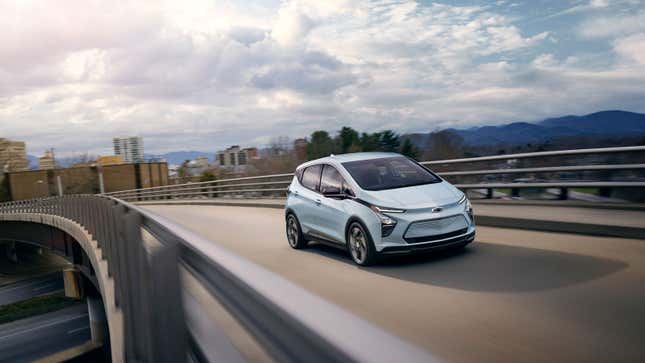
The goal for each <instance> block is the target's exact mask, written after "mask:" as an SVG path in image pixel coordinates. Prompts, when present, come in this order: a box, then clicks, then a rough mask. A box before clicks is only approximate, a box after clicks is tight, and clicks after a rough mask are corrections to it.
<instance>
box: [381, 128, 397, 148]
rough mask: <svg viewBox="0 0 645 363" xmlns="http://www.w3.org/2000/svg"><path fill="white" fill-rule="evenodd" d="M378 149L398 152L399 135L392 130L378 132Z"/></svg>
mask: <svg viewBox="0 0 645 363" xmlns="http://www.w3.org/2000/svg"><path fill="white" fill-rule="evenodd" d="M379 145H380V148H379V151H388V152H398V151H399V145H401V142H400V141H399V135H397V134H395V133H394V132H393V131H392V130H385V131H383V132H381V133H380V134H379Z"/></svg>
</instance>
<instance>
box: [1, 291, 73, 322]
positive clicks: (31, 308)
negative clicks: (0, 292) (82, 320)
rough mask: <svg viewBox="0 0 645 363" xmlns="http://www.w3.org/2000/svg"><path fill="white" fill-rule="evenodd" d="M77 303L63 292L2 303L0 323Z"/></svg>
mask: <svg viewBox="0 0 645 363" xmlns="http://www.w3.org/2000/svg"><path fill="white" fill-rule="evenodd" d="M77 303H80V302H79V301H77V300H74V299H71V298H68V297H65V295H64V294H63V293H58V294H52V295H45V296H38V297H35V298H32V299H29V300H23V301H19V302H16V303H13V304H9V305H3V306H0V324H4V323H8V322H11V321H15V320H20V319H24V318H28V317H30V316H35V315H41V314H45V313H49V312H52V311H56V310H60V309H63V308H66V307H68V306H72V305H74V304H77Z"/></svg>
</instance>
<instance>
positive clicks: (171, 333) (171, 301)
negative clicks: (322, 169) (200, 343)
mask: <svg viewBox="0 0 645 363" xmlns="http://www.w3.org/2000/svg"><path fill="white" fill-rule="evenodd" d="M179 250H180V246H179V244H177V243H173V244H172V245H165V246H163V247H161V248H157V249H154V250H153V251H152V252H151V255H150V259H149V261H150V270H149V272H150V285H149V287H150V302H151V304H149V305H148V306H147V307H148V309H150V311H149V315H150V317H151V318H152V319H151V323H152V325H151V329H150V332H151V333H152V335H151V348H152V352H153V354H154V357H152V358H153V359H152V361H153V362H160V363H163V362H168V363H174V362H182V361H185V359H186V351H187V349H186V348H187V341H186V339H187V335H186V326H185V325H186V323H185V321H186V320H185V317H184V309H183V304H182V290H181V283H180V279H179V269H178V263H179Z"/></svg>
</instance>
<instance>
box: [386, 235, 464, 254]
mask: <svg viewBox="0 0 645 363" xmlns="http://www.w3.org/2000/svg"><path fill="white" fill-rule="evenodd" d="M474 240H475V230H474V229H473V230H472V232H470V233H467V234H465V235H461V236H457V237H453V238H447V239H444V240H441V241H433V242H427V243H415V244H406V245H398V246H388V247H384V248H383V249H382V250H381V251H380V253H381V254H384V255H395V254H396V255H398V254H411V253H423V252H430V251H439V250H444V249H449V248H453V247H458V246H465V245H467V244H469V243H471V242H472V241H474Z"/></svg>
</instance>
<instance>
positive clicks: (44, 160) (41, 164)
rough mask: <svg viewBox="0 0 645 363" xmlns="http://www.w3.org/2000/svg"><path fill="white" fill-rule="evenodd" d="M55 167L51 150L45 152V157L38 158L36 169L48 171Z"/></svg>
mask: <svg viewBox="0 0 645 363" xmlns="http://www.w3.org/2000/svg"><path fill="white" fill-rule="evenodd" d="M55 167H56V160H55V159H54V152H53V151H52V150H47V151H45V155H43V156H41V157H40V158H38V169H40V170H49V169H54V168H55Z"/></svg>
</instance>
